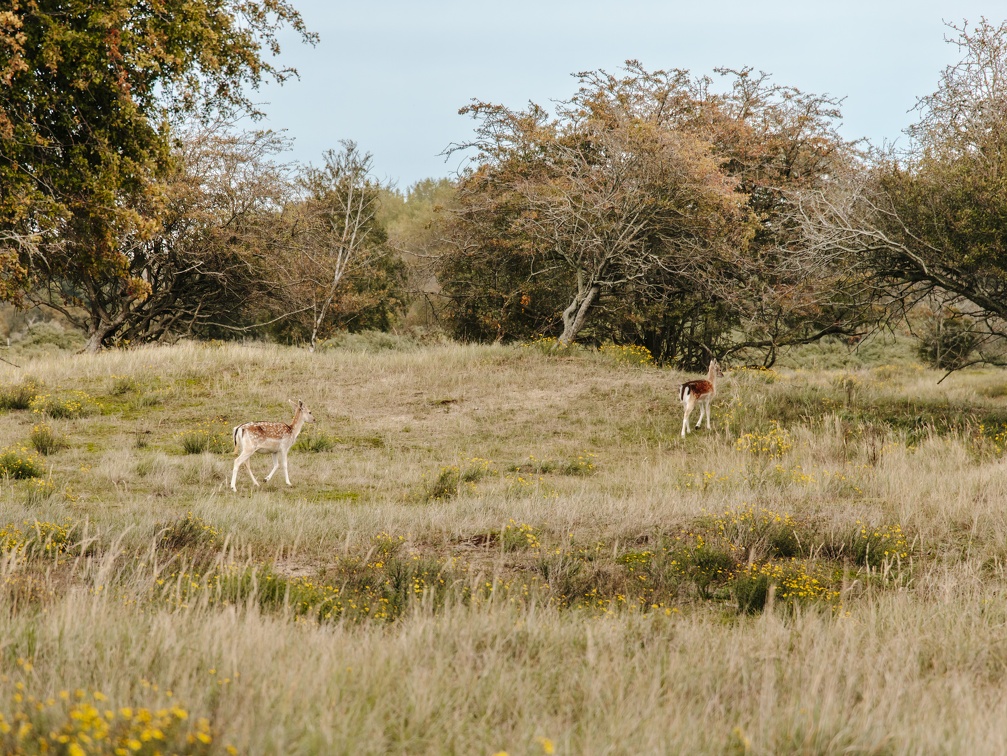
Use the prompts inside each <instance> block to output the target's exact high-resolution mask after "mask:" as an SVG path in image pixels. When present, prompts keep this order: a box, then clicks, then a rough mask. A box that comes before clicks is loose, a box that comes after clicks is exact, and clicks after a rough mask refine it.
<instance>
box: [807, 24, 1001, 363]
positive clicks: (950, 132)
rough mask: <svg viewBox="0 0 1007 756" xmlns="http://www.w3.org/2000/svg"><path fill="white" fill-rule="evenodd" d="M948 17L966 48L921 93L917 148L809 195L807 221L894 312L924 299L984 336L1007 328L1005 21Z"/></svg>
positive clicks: (877, 160) (826, 252)
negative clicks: (928, 90)
mask: <svg viewBox="0 0 1007 756" xmlns="http://www.w3.org/2000/svg"><path fill="white" fill-rule="evenodd" d="M949 26H950V28H951V29H952V30H953V31H954V32H955V33H956V34H957V37H956V38H954V39H951V40H949V41H950V42H951V43H952V44H955V45H956V46H957V47H958V48H959V49H960V50H961V52H962V58H961V60H960V61H959V62H957V63H955V64H954V65H951V66H949V67H947V68H946V69H945V70H944V72H943V73H942V75H941V79H940V82H939V84H938V87H937V89H936V90H935V91H934V92H933V93H932V94H930V95H928V96H926V97H923V98H921V99H920V100H919V102H918V104H917V111H918V113H919V120H918V121H917V123H916V124H914V125H913V126H912V127H911V128H910V129H909V130H908V134H909V136H910V138H911V142H910V145H909V147H908V149H906V150H905V151H903V152H896V151H894V150H889V151H887V152H884V153H880V154H876V155H874V156H873V158H872V159H871V160H870V161H869V162H866V163H864V164H861V165H860V166H858V168H857V169H856V170H851V171H849V172H847V173H844V174H840V175H837V176H836V177H835V180H834V181H833V182H832V183H831V186H829V187H828V188H827V190H826V191H822V192H819V193H817V194H811V195H807V196H805V197H804V198H803V203H804V208H803V209H804V222H805V229H806V232H807V233H808V236H809V238H813V240H814V244H813V246H814V248H815V249H816V251H817V254H818V255H819V256H820V257H822V258H823V259H824V258H833V259H842V260H844V261H845V263H846V264H847V265H848V266H849V267H851V268H852V267H854V266H856V267H858V268H859V269H861V270H862V271H863V274H864V275H865V277H867V280H868V281H869V283H870V285H871V286H872V287H873V289H874V292H875V294H876V296H877V297H878V298H879V299H883V300H884V302H885V304H886V305H887V307H888V309H889V312H890V313H891V315H892V316H905V315H906V314H907V313H908V312H909V311H910V310H911V309H912V308H913V307H914V306H915V305H916V304H917V303H919V302H924V301H926V302H927V304H928V307H935V308H937V310H938V311H941V312H943V313H945V314H947V317H944V320H945V321H946V320H947V319H948V318H951V319H955V318H960V319H964V321H963V322H965V323H966V324H967V325H968V330H969V331H970V332H972V336H971V337H970V338H971V339H973V340H974V339H975V338H976V337H977V334H976V333H975V331H977V330H979V331H982V333H983V338H981V339H980V340H979V341H978V342H974V343H975V344H976V345H977V346H982V345H983V343H984V342H985V343H986V344H987V345H989V344H992V343H996V342H997V341H998V340H999V337H1002V336H1004V335H1007V329H1005V327H1004V325H1005V320H1007V234H1005V229H1007V184H1005V182H1004V180H1003V177H1004V176H1005V175H1007V23H1003V24H1000V25H999V26H994V25H992V24H990V23H989V22H988V21H986V20H985V19H982V20H981V21H980V22H979V24H977V25H976V26H975V27H971V28H970V27H969V25H968V24H967V23H964V24H962V25H961V26H957V25H954V24H951V25H949ZM984 354H985V356H987V357H992V356H993V355H991V354H990V353H989V352H988V351H986V352H984ZM962 364H964V361H962V360H958V361H957V362H956V365H958V366H961V365H962Z"/></svg>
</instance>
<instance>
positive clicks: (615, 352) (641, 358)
mask: <svg viewBox="0 0 1007 756" xmlns="http://www.w3.org/2000/svg"><path fill="white" fill-rule="evenodd" d="M598 352H599V353H600V354H601V355H602V356H603V357H607V358H608V359H610V360H611V361H612V362H614V363H615V364H616V365H653V364H654V356H653V355H652V354H651V353H650V350H649V349H647V347H645V346H636V345H630V346H620V345H618V344H604V345H603V346H602V347H601V349H599V350H598Z"/></svg>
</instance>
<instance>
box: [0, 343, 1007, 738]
mask: <svg viewBox="0 0 1007 756" xmlns="http://www.w3.org/2000/svg"><path fill="white" fill-rule="evenodd" d="M382 348H383V351H380V352H378V353H368V352H364V351H358V350H356V349H350V348H345V349H344V348H335V349H331V350H328V351H324V352H321V353H316V354H314V355H310V354H307V353H306V352H304V351H298V350H293V349H285V348H279V347H274V346H200V345H193V344H183V345H179V346H176V347H173V348H146V349H138V350H135V351H123V352H109V353H105V354H100V355H74V356H53V357H39V358H37V359H34V360H30V361H29V362H28V365H27V368H28V369H29V370H30V372H31V374H33V375H44V376H46V390H45V392H46V393H48V394H50V395H52V396H76V395H71V394H70V393H69V392H71V391H77V392H85V394H86V395H87V396H88V397H89V398H91V399H92V400H93V402H94V406H96V407H100V410H99V411H96V412H94V413H92V414H89V415H88V414H83V413H81V414H74V413H70V414H69V415H67V416H63V417H61V419H60V431H61V433H60V435H61V437H62V438H63V439H65V443H66V445H65V446H63V447H62V448H61V449H59V450H58V453H53V454H52V456H50V457H48V458H46V459H45V460H41V459H40V458H39V459H38V462H39V474H40V475H41V474H42V472H43V471H44V474H45V477H44V479H42V478H39V479H37V480H35V481H17V480H14V478H15V477H16V476H15V475H14V474H12V473H8V479H7V480H6V482H2V483H0V552H2V555H0V637H3V638H4V641H3V653H2V654H0V676H2V677H3V679H4V685H3V686H0V715H2V716H3V717H4V720H2V721H5V722H15V721H20V722H24V721H28V722H30V723H31V725H32V728H31V730H30V733H31V737H32V738H35V739H34V740H31V741H30V743H33V744H34V745H31V748H34V749H35V750H36V751H38V750H39V749H40V746H39V745H38V743H39V740H38V738H40V737H44V738H50V736H51V735H53V736H54V737H62V736H65V737H66V738H67V739H68V740H67V742H66V743H61V744H60V747H63V748H68V747H69V745H68V743H69V740H70V739H72V738H76V739H78V741H79V742H81V743H83V742H84V741H82V740H80V736H81V734H82V733H83V734H86V735H88V737H92V736H93V735H94V732H93V731H92V730H87V731H84V730H83V729H82V728H83V727H84V725H83V724H81V723H82V722H83V721H84V719H82V717H83V716H84V715H85V714H86V713H87V712H88V711H89V709H88V708H87V707H88V706H92V707H93V708H94V709H95V710H96V711H98V712H99V713H101V712H102V711H103V710H104V709H105V708H107V709H108V710H109V711H111V712H113V718H112V720H108V721H109V722H112V723H114V725H115V726H114V727H112V728H111V729H110V730H109V732H108V733H106V735H105V736H104V737H105V738H106V741H105V742H109V743H114V744H115V747H126V748H129V747H130V746H129V745H128V743H129V740H130V739H131V738H135V739H136V740H137V742H143V743H148V742H149V743H153V744H154V745H150V746H149V747H150V748H154V747H155V745H163V748H164V750H172V749H174V750H184V749H190V750H192V751H193V752H199V751H198V749H202V750H203V751H204V752H207V753H214V754H216V753H228V752H229V749H233V750H237V751H238V752H248V753H347V754H349V753H354V754H355V753H390V752H394V753H444V752H457V753H483V754H494V753H499V752H501V751H505V752H507V753H509V754H536V753H543V754H544V753H550V752H555V753H567V754H580V753H586V754H589V753H615V754H623V753H624V754H637V753H732V752H733V753H767V754H768V753H790V752H801V753H805V752H809V753H810V752H814V753H838V752H869V753H882V752H883V753H920V752H923V753H934V752H963V753H964V752H968V753H996V752H998V751H999V750H1000V748H1001V742H1002V732H1003V731H1004V727H1005V726H1007V705H1005V704H1004V703H1003V700H1002V698H1003V697H1002V696H1001V695H1000V691H1001V689H1002V685H1003V673H1004V670H1007V664H1005V659H1007V656H1005V654H1004V653H1002V649H1003V643H1002V637H1001V636H1002V628H1003V625H1004V623H1005V621H1007V609H1005V607H1004V604H1003V601H1002V600H1001V596H1002V594H1003V593H1004V591H1005V590H1007V577H1005V571H1004V565H1005V564H1007V547H1005V545H1004V544H1007V519H1005V518H1004V517H1003V513H1002V509H1003V502H1004V501H1007V479H1005V478H1004V476H1003V458H1004V454H1005V453H1007V406H1005V405H1004V404H1003V401H1004V400H1003V395H1004V394H1003V392H1002V391H1001V390H1000V387H1002V386H1003V385H1004V384H1005V383H1007V381H1005V380H1004V377H1003V376H1004V374H1003V373H1001V372H998V371H973V372H967V373H962V374H958V375H955V376H952V377H951V378H949V379H948V380H947V381H945V382H944V383H942V384H940V385H939V386H938V385H937V384H936V380H937V378H939V377H940V375H939V374H937V373H932V372H928V371H925V370H922V369H920V368H918V367H917V366H915V365H913V364H911V363H909V362H905V361H902V362H896V363H894V364H888V365H885V364H883V363H881V364H876V365H873V366H872V365H871V364H863V365H860V366H856V367H851V366H850V365H845V366H843V367H841V368H839V369H835V370H817V369H815V370H811V369H802V368H799V367H794V368H788V369H781V370H779V371H761V370H736V371H734V372H729V373H728V376H727V379H726V380H725V381H724V383H723V384H722V388H721V387H720V386H718V388H719V389H720V391H721V392H722V393H721V394H719V395H718V398H717V399H716V400H715V402H714V406H713V430H712V431H710V432H707V431H705V430H703V431H701V432H698V433H694V434H692V435H691V436H690V437H689V438H688V439H686V440H685V441H682V440H681V439H680V438H679V436H678V431H679V429H680V424H681V417H680V414H679V413H680V412H681V408H680V405H679V403H678V402H677V399H676V396H677V394H676V391H675V387H676V385H677V383H678V382H679V381H680V380H682V379H683V378H684V376H682V375H679V374H675V373H673V372H671V371H667V370H662V369H658V368H656V367H653V366H650V365H647V364H639V363H638V362H632V361H631V362H629V363H625V362H623V361H619V360H613V359H612V357H611V354H605V353H598V354H596V353H592V352H590V351H587V350H578V351H576V352H573V353H570V354H566V355H563V356H562V357H561V358H560V359H557V358H556V357H555V355H553V354H551V353H549V352H541V351H539V350H535V349H521V348H505V347H472V346H455V345H433V346H420V345H417V344H413V343H410V344H406V345H404V346H402V348H398V347H397V346H396V344H392V343H391V342H389V343H388V344H385V343H384V342H382ZM883 357H884V355H881V356H880V357H879V360H881V359H882V358H883ZM19 381H20V377H19V375H18V374H16V373H15V372H14V371H13V369H11V368H6V367H5V368H3V369H0V385H3V386H8V387H10V386H18V385H20V384H19ZM239 389H240V390H239ZM149 396H157V397H158V398H159V399H158V401H157V402H142V403H141V402H138V401H136V399H137V397H149ZM297 398H300V399H303V400H304V402H305V403H306V404H307V405H308V406H309V407H311V409H312V412H313V414H314V415H315V417H316V418H317V424H316V426H317V427H315V428H312V431H313V434H312V436H311V437H308V436H305V440H307V441H310V443H305V444H303V445H301V446H300V447H299V448H295V450H294V451H293V453H292V454H291V456H290V462H289V464H290V468H291V479H292V480H293V481H294V483H295V485H294V487H293V488H289V489H288V488H287V487H286V486H285V485H283V483H282V480H274V481H272V482H271V483H268V484H263V485H262V486H261V487H260V488H258V489H253V488H252V487H251V484H250V482H249V481H248V480H247V478H246V479H245V480H242V481H241V485H240V487H239V492H238V494H236V495H235V494H230V493H229V491H227V479H228V475H229V472H230V467H231V461H232V459H233V458H232V456H231V452H230V449H229V448H228V449H223V448H217V447H215V446H214V445H213V444H211V443H207V444H206V445H204V446H203V447H202V448H200V449H196V450H194V453H192V454H186V453H185V451H186V449H185V448H184V444H183V443H182V441H183V440H184V438H185V434H186V433H199V434H202V435H205V436H206V437H207V438H208V439H213V438H215V437H216V436H221V437H223V436H225V435H226V432H227V429H229V428H230V427H233V426H234V425H237V424H238V423H240V422H245V421H248V420H266V419H276V420H281V419H282V420H286V419H288V418H289V405H288V404H287V401H286V400H287V399H297ZM23 404H24V407H22V408H20V409H19V408H16V407H14V406H8V407H7V414H6V415H5V420H6V421H7V422H5V423H4V424H2V425H0V448H8V449H21V447H23V446H25V445H26V444H27V443H28V441H29V439H30V437H31V433H32V427H33V425H35V424H36V423H37V422H38V417H37V414H33V413H32V411H31V409H30V406H31V398H29V399H28V401H27V402H25V403H23ZM141 437H142V438H143V439H144V443H143V444H142V445H140V444H138V443H137V440H138V439H139V438H141ZM201 437H202V436H201ZM337 438H338V443H337V442H336V439H337ZM22 458H23V457H22ZM32 458H33V459H35V457H32ZM256 463H257V464H258V465H259V466H260V469H261V470H262V471H263V472H264V471H265V470H264V468H265V467H266V465H267V464H269V463H270V460H269V457H268V455H259V458H258V459H253V464H256ZM39 492H41V493H39ZM78 691H79V694H78ZM63 693H65V694H66V697H65V698H64V697H63V695H62V694H63ZM15 694H16V695H18V696H20V700H16V699H15V697H14V696H15ZM172 707H177V708H178V709H179V710H180V711H183V712H184V713H185V718H184V719H183V718H182V717H181V716H179V715H171V711H172ZM123 711H128V712H129V714H130V716H128V717H127V716H126V714H124V713H122V712H123ZM141 711H145V712H147V714H146V715H144V716H145V717H147V718H148V719H149V720H150V721H154V720H156V721H158V722H159V723H161V724H163V725H164V726H163V727H162V728H161V731H162V735H163V737H164V740H163V742H162V741H157V740H156V739H154V740H150V741H141V740H140V735H142V734H143V733H142V730H140V729H133V728H138V727H139V726H140V725H138V724H135V722H136V721H140V722H141V724H142V721H141V720H142V718H141V720H137V717H136V716H135V715H137V714H138V712H141ZM159 712H163V713H164V716H165V717H167V718H166V719H163V720H162V719H157V717H158V716H159ZM262 712H268V713H269V716H264V715H263V714H262ZM18 716H21V717H22V719H21V720H17V717H18ZM102 716H104V715H102ZM172 716H174V718H172ZM89 726H90V725H89ZM95 726H97V725H95ZM116 728H118V729H116ZM2 729H3V728H2V727H0V731H2ZM18 733H19V729H18V728H12V729H11V730H10V732H7V733H5V734H4V735H0V738H2V737H7V738H8V739H7V740H2V739H0V750H5V751H9V752H15V751H17V750H18V748H20V749H21V750H24V751H27V752H34V751H31V750H30V749H29V747H28V745H26V744H28V743H29V740H28V739H27V738H28V737H29V730H25V731H24V737H23V738H22V740H21V741H15V740H14V738H16V737H19V736H18ZM148 734H149V733H148ZM151 737H153V736H151ZM115 738H119V740H115ZM124 744H125V745H124ZM144 747H147V746H144ZM110 750H114V747H111V746H110Z"/></svg>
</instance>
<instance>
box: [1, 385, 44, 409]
mask: <svg viewBox="0 0 1007 756" xmlns="http://www.w3.org/2000/svg"><path fill="white" fill-rule="evenodd" d="M40 391H42V384H41V383H40V382H39V381H36V380H35V379H34V378H25V379H24V380H22V381H21V382H20V383H15V384H14V385H13V386H5V387H3V388H2V389H0V409H4V410H26V409H31V401H32V399H34V398H35V396H36V395H37V394H38V393H39V392H40Z"/></svg>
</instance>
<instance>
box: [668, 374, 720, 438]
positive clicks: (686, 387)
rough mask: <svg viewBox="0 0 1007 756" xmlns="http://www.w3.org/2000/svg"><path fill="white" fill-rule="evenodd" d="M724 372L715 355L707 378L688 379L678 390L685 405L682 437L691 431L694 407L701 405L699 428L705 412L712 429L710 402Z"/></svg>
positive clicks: (708, 425) (707, 426) (707, 422)
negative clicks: (690, 419)
mask: <svg viewBox="0 0 1007 756" xmlns="http://www.w3.org/2000/svg"><path fill="white" fill-rule="evenodd" d="M723 377H724V373H723V371H722V370H721V369H720V365H718V364H717V359H716V358H715V357H711V358H710V369H709V370H708V371H707V372H706V380H705V381H704V380H698V381H686V382H685V383H683V384H682V387H681V388H680V389H679V390H678V398H679V399H680V400H681V401H682V404H683V405H684V407H685V417H683V418H682V438H685V434H686V433H688V432H689V415H691V414H692V410H693V408H694V407H695V406H696V405H697V404H698V405H699V422H698V423H696V428H697V430H698V429H699V426H701V425H702V424H703V414H704V413H705V414H706V428H707V430H709V429H710V402H712V401H713V397H714V396H716V394H717V379H718V378H723Z"/></svg>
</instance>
